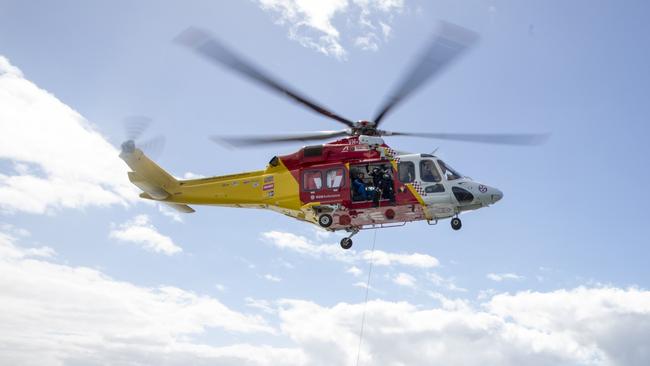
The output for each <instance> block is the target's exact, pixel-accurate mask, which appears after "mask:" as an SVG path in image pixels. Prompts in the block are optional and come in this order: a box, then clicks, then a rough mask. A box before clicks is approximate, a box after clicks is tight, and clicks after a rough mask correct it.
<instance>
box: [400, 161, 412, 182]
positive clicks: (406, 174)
mask: <svg viewBox="0 0 650 366" xmlns="http://www.w3.org/2000/svg"><path fill="white" fill-rule="evenodd" d="M397 173H398V175H399V181H400V182H402V183H411V182H413V180H414V179H415V164H413V163H412V162H410V161H402V162H400V163H399V164H398V165H397Z"/></svg>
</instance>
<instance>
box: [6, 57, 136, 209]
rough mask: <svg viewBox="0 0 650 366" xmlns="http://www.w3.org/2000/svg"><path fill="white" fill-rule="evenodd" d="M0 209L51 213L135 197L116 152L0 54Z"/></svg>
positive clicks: (77, 116)
mask: <svg viewBox="0 0 650 366" xmlns="http://www.w3.org/2000/svg"><path fill="white" fill-rule="evenodd" d="M0 159H9V160H11V161H12V162H13V163H14V169H13V171H0V210H1V211H5V212H16V211H22V212H29V213H35V214H42V213H51V212H55V211H56V210H59V209H63V208H83V207H87V206H107V205H115V204H122V205H125V204H128V203H129V202H132V201H134V200H136V199H137V195H136V194H135V192H136V191H137V190H136V189H135V187H133V186H132V185H131V184H130V183H129V182H128V179H127V177H126V171H127V167H126V165H125V164H124V162H122V161H121V160H120V159H119V158H118V150H117V149H116V148H114V147H113V146H112V145H110V144H109V143H108V142H107V141H106V140H105V139H104V138H103V137H102V136H101V135H100V134H99V133H98V132H97V131H96V130H95V128H94V127H93V126H92V125H91V124H90V123H89V122H88V121H87V120H86V119H84V118H83V117H82V116H81V115H80V114H79V113H78V112H76V111H74V110H73V109H71V108H70V107H68V106H67V105H65V104H64V103H62V102H61V101H60V100H58V99H57V98H56V97H55V96H54V95H52V94H50V93H48V92H47V91H45V90H43V89H40V88H39V87H38V86H36V85H35V84H33V83H32V82H31V81H29V80H27V79H25V78H24V77H23V75H22V73H21V72H20V70H19V69H18V68H16V67H15V66H13V65H11V64H10V63H9V61H8V60H7V59H6V58H4V57H2V56H0Z"/></svg>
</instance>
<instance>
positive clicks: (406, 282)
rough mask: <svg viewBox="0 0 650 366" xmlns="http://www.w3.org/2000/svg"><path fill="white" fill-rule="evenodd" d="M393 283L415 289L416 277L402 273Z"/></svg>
mask: <svg viewBox="0 0 650 366" xmlns="http://www.w3.org/2000/svg"><path fill="white" fill-rule="evenodd" d="M393 282H394V283H395V284H398V285H400V286H405V287H411V288H415V282H416V280H415V277H413V276H411V275H410V274H408V273H404V272H400V273H398V274H397V275H396V276H395V277H394V278H393Z"/></svg>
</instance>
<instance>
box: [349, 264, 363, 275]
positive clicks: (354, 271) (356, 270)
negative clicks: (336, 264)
mask: <svg viewBox="0 0 650 366" xmlns="http://www.w3.org/2000/svg"><path fill="white" fill-rule="evenodd" d="M345 272H347V273H350V274H352V275H353V276H355V277H358V276H361V274H362V273H363V271H362V270H361V269H359V267H357V266H352V267H350V268H348V269H347V270H346V271H345Z"/></svg>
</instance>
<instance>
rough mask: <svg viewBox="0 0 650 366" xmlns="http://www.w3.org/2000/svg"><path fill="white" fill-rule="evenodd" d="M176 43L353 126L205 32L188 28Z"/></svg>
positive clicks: (347, 120) (177, 38) (350, 122)
mask: <svg viewBox="0 0 650 366" xmlns="http://www.w3.org/2000/svg"><path fill="white" fill-rule="evenodd" d="M176 42H178V43H180V44H182V45H184V46H186V47H188V48H190V49H192V50H194V51H195V52H196V53H198V54H199V55H201V56H203V57H205V58H207V59H209V60H211V61H214V62H217V63H219V64H221V65H223V66H226V67H228V68H230V69H232V70H234V71H237V72H238V73H240V74H241V75H244V76H247V77H249V78H251V79H253V80H255V81H257V82H258V83H260V84H262V85H264V86H266V87H268V88H270V89H272V90H275V91H276V92H279V93H280V94H283V95H286V96H288V97H289V98H291V99H293V100H294V101H296V102H298V103H301V104H302V105H304V106H306V107H308V108H309V109H311V110H313V111H315V112H316V113H320V114H322V115H324V116H326V117H329V118H331V119H333V120H336V121H338V122H341V123H343V124H344V125H346V126H348V127H353V126H354V122H353V121H350V120H349V119H347V118H343V117H341V116H339V115H337V114H335V113H333V112H331V111H329V110H328V109H326V108H325V107H322V106H320V105H318V104H316V102H314V101H312V100H310V99H308V98H307V97H305V96H303V95H301V94H299V93H298V92H296V91H294V90H292V89H290V88H289V87H287V86H286V85H283V84H282V83H280V82H279V81H277V80H275V79H274V78H272V77H271V76H270V75H268V74H266V73H264V72H262V71H260V70H259V69H258V68H257V67H256V66H253V64H252V63H251V62H249V61H247V60H245V59H244V58H243V57H241V56H238V55H236V54H235V53H234V52H232V51H230V50H229V49H228V48H226V46H224V45H223V44H222V43H220V42H219V41H218V40H217V39H216V38H214V37H212V36H211V35H210V34H209V33H208V32H206V31H203V30H201V29H198V28H188V29H186V30H185V31H184V32H182V33H181V34H179V35H178V37H176Z"/></svg>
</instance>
